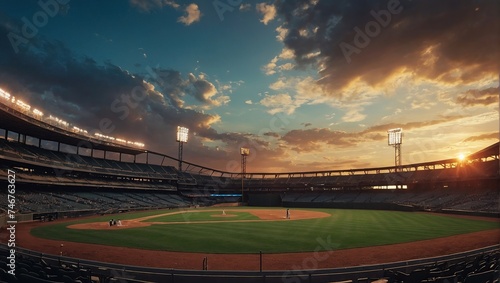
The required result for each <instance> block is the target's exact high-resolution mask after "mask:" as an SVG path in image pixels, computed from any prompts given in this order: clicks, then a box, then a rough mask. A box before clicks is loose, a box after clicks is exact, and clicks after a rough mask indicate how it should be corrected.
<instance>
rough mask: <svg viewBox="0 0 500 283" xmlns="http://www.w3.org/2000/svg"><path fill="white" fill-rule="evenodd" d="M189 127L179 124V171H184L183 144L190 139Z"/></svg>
mask: <svg viewBox="0 0 500 283" xmlns="http://www.w3.org/2000/svg"><path fill="white" fill-rule="evenodd" d="M188 133H189V129H188V128H186V127H181V126H177V139H176V140H177V142H178V143H179V171H180V172H182V149H183V144H184V143H185V142H187V141H188Z"/></svg>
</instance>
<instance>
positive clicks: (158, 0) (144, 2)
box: [129, 0, 180, 12]
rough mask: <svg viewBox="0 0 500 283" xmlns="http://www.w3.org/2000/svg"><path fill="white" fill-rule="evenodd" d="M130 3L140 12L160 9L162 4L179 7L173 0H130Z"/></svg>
mask: <svg viewBox="0 0 500 283" xmlns="http://www.w3.org/2000/svg"><path fill="white" fill-rule="evenodd" d="M129 2H130V5H132V6H134V7H136V8H138V9H139V10H140V11H142V12H151V11H153V10H156V9H161V8H163V7H164V6H170V7H172V8H175V9H177V8H179V6H180V5H179V4H177V3H176V2H175V1H169V0H130V1H129Z"/></svg>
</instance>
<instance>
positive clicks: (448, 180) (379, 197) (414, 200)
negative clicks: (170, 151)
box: [0, 103, 500, 282]
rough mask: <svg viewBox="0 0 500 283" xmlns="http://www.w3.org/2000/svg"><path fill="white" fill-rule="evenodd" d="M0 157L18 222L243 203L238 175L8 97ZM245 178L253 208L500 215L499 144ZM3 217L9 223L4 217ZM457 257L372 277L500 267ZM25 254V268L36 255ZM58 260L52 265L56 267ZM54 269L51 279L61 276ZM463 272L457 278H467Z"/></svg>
mask: <svg viewBox="0 0 500 283" xmlns="http://www.w3.org/2000/svg"><path fill="white" fill-rule="evenodd" d="M0 161H1V162H0V179H2V180H7V175H8V170H9V169H14V170H15V171H16V175H17V180H16V187H17V188H19V190H17V193H16V199H17V203H16V210H17V213H18V214H20V215H24V216H25V217H24V218H23V217H21V218H20V219H21V220H28V221H29V220H46V219H49V220H51V219H55V218H62V217H80V216H87V215H96V214H104V213H115V212H123V211H132V210H144V209H160V208H179V207H190V206H197V205H202V206H209V205H213V204H217V203H224V202H238V201H240V200H241V178H242V176H241V173H235V172H225V171H220V170H216V169H211V168H208V167H205V166H202V165H197V164H192V163H189V162H184V164H185V168H184V169H185V170H184V171H182V172H181V171H179V170H178V169H177V168H176V166H175V164H177V162H178V160H177V159H176V158H173V157H170V156H167V155H164V154H161V153H157V152H151V151H148V150H145V149H144V148H142V147H134V146H130V145H128V144H123V143H119V142H113V141H109V140H105V141H103V140H101V139H98V138H95V137H92V136H89V135H88V134H83V133H81V132H75V131H71V130H68V129H64V128H60V127H58V126H57V125H53V124H50V123H47V122H44V121H41V120H39V119H37V118H36V117H33V115H28V114H26V113H23V112H22V111H19V110H18V109H15V108H10V107H7V106H6V105H4V104H2V103H0ZM243 177H244V178H245V188H244V189H245V190H244V192H243V193H244V194H245V197H244V199H245V200H248V203H247V204H248V205H250V206H284V207H316V208H357V209H393V210H404V211H421V210H422V211H423V210H425V211H437V212H445V213H460V214H470V215H481V216H494V217H498V216H499V215H500V203H499V190H498V188H499V187H500V177H499V143H496V144H493V145H491V146H489V147H487V148H485V149H483V150H480V151H478V152H476V153H474V154H472V155H470V156H468V158H467V161H465V162H464V161H459V160H456V159H448V160H440V161H434V162H426V163H418V164H408V165H403V166H400V167H398V168H396V167H380V168H362V169H349V170H331V171H317V172H287V173H246V174H245V176H243ZM0 205H1V207H2V208H4V207H7V196H6V192H5V191H2V192H1V193H0ZM2 220H3V221H4V222H3V223H2V224H5V221H6V219H5V217H3V218H2ZM26 253H27V254H29V251H27V252H26ZM27 258H30V257H27ZM461 259H462V260H466V261H465V262H463V261H462V262H460V261H456V262H455V261H447V262H446V263H445V264H443V265H439V266H438V265H436V263H429V262H426V263H425V264H416V265H415V268H414V269H413V270H410V269H408V268H406V269H403V268H401V267H397V266H395V267H394V270H392V271H388V270H385V271H384V272H385V273H384V274H380V270H381V269H380V268H379V269H378V273H376V274H377V275H376V276H380V277H381V276H384V277H386V278H390V279H391V280H394V281H397V280H403V281H404V280H405V279H401V278H409V277H411V276H412V275H411V274H412V273H415V274H416V273H418V272H417V271H415V270H418V269H423V270H425V273H426V274H427V275H426V276H429V273H431V272H435V273H438V272H439V271H441V273H440V275H442V276H443V277H444V276H446V274H447V273H446V272H448V271H449V270H450V269H452V268H455V269H457V268H461V267H457V266H464V268H463V269H465V267H469V265H472V266H473V268H474V271H476V273H483V272H488V276H493V275H491V274H492V272H491V270H494V268H497V267H498V252H497V253H492V254H490V253H479V254H474V257H473V258H472V259H471V258H465V259H463V258H461ZM26 260H27V263H26V264H27V265H29V264H31V263H30V260H33V258H31V259H26ZM54 264H55V263H54V262H51V263H50V264H49V265H50V266H51V267H52V269H53V270H57V268H56V267H53V265H54ZM46 267H47V266H40V268H42V269H46ZM70 269H71V270H72V271H71V270H70ZM68 270H69V271H68V272H73V273H71V274H72V275H75V276H73V277H74V278H73V279H75V280H76V277H78V276H76V274H78V275H82V274H83V275H82V276H85V272H84V271H81V270H79V269H75V268H74V267H71V268H68ZM401 270H403V271H401ZM471 270H472V269H471ZM57 272H58V271H54V273H53V274H52V275H54V276H57V275H58V274H57ZM28 273H29V272H28ZM62 273H64V272H62ZM421 273H423V272H421ZM469 273H472V271H471V272H469ZM353 274H358V273H357V271H356V272H355V273H353ZM467 274H468V273H467ZM467 274H466V273H464V274H463V275H461V276H462V277H461V279H465V278H466V277H467ZM65 275H68V274H65ZM2 276H3V275H1V274H0V278H4V277H2ZM27 276H34V275H33V274H31V275H29V274H27V275H26V278H28V277H27ZM414 276H417V275H414ZM69 277H72V276H69ZM271 277H272V276H271ZM333 278H341V277H340V276H337V277H333ZM342 278H343V277H342ZM426 278H428V277H426ZM455 278H456V277H455ZM214 280H215V279H214ZM259 280H260V279H259ZM470 280H472V279H470ZM470 280H469V281H470ZM469 281H467V280H466V282H469ZM26 282H28V281H26ZM30 282H31V281H30ZM33 282H35V281H33ZM82 282H84V281H82ZM172 282H173V281H172ZM214 282H217V280H215V281H214ZM219 282H220V281H219ZM249 282H261V281H249ZM269 282H272V281H269ZM300 282H302V281H300ZM304 282H305V281H304ZM309 282H312V281H309ZM315 282H316V281H315ZM317 282H320V281H317ZM428 282H431V281H428ZM470 282H474V281H470ZM476 282H477V281H476Z"/></svg>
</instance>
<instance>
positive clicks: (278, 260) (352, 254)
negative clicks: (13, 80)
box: [0, 210, 500, 270]
mask: <svg viewBox="0 0 500 283" xmlns="http://www.w3.org/2000/svg"><path fill="white" fill-rule="evenodd" d="M226 211H227V210H226ZM296 213H297V211H295V214H296ZM295 214H292V217H293V216H294V215H295ZM281 217H283V215H281ZM73 220H74V219H71V220H66V221H73ZM492 221H498V219H492ZM58 222H63V221H58ZM41 225H47V223H40V222H33V223H23V224H18V225H17V226H16V244H17V245H18V246H20V247H23V248H27V249H31V250H36V251H40V252H41V253H47V254H56V255H57V254H59V253H60V252H61V251H62V252H63V254H64V255H65V256H70V257H75V258H82V259H89V260H98V261H103V262H113V263H118V264H127V265H139V266H149V267H161V268H176V269H196V270H201V269H202V262H203V258H204V257H208V265H209V269H210V270H258V269H259V255H258V254H250V255H249V254H205V253H182V252H164V251H149V250H141V249H132V248H124V247H110V246H103V245H95V244H84V243H74V242H65V241H55V240H47V239H41V238H36V237H34V236H32V235H31V234H30V230H31V229H32V228H34V227H38V226H41ZM7 237H8V234H7V231H6V230H5V229H2V230H1V232H0V240H1V241H2V242H6V241H7ZM334 241H335V239H324V242H325V243H326V244H328V242H334ZM499 243H500V229H495V230H488V231H482V232H476V233H470V234H464V235H457V236H451V237H446V238H439V239H434V240H424V241H417V242H412V243H405V244H394V245H386V246H379V247H366V248H358V249H346V250H339V251H329V252H318V253H286V254H265V255H264V256H263V268H264V270H296V269H316V268H334V267H346V266H358V265H368V264H377V263H387V262H394V261H404V260H410V259H417V258H425V257H433V256H439V255H446V254H452V253H457V252H462V251H467V250H472V249H477V248H481V247H485V246H489V245H494V244H499ZM61 244H63V245H64V247H63V248H61Z"/></svg>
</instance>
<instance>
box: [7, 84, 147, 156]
mask: <svg viewBox="0 0 500 283" xmlns="http://www.w3.org/2000/svg"><path fill="white" fill-rule="evenodd" d="M0 98H3V99H4V101H2V103H4V104H5V105H7V106H8V107H10V108H13V109H16V110H18V111H20V112H22V113H24V114H26V115H28V116H31V117H33V118H35V119H37V120H39V121H42V122H45V123H48V124H50V125H52V126H56V127H59V128H61V129H65V130H68V131H72V132H74V133H78V134H82V135H86V136H90V137H91V135H90V134H89V133H88V131H87V130H84V129H81V128H79V127H77V126H74V125H72V124H70V123H68V122H66V121H64V120H63V119H60V118H58V117H55V116H52V115H49V116H48V117H47V116H44V114H43V112H42V111H40V110H38V109H36V108H34V109H33V110H31V108H32V107H31V105H29V104H27V103H25V102H24V101H22V100H20V99H16V98H15V97H14V96H12V95H11V94H10V93H8V92H6V91H4V90H3V89H1V88H0ZM0 101H1V100H0ZM30 110H31V111H30ZM94 137H97V138H99V139H103V140H111V141H115V142H119V143H122V144H125V145H128V146H134V147H140V148H143V147H145V144H144V143H141V142H134V141H127V140H124V139H115V138H114V137H110V136H106V135H102V134H100V133H95V134H94Z"/></svg>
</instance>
